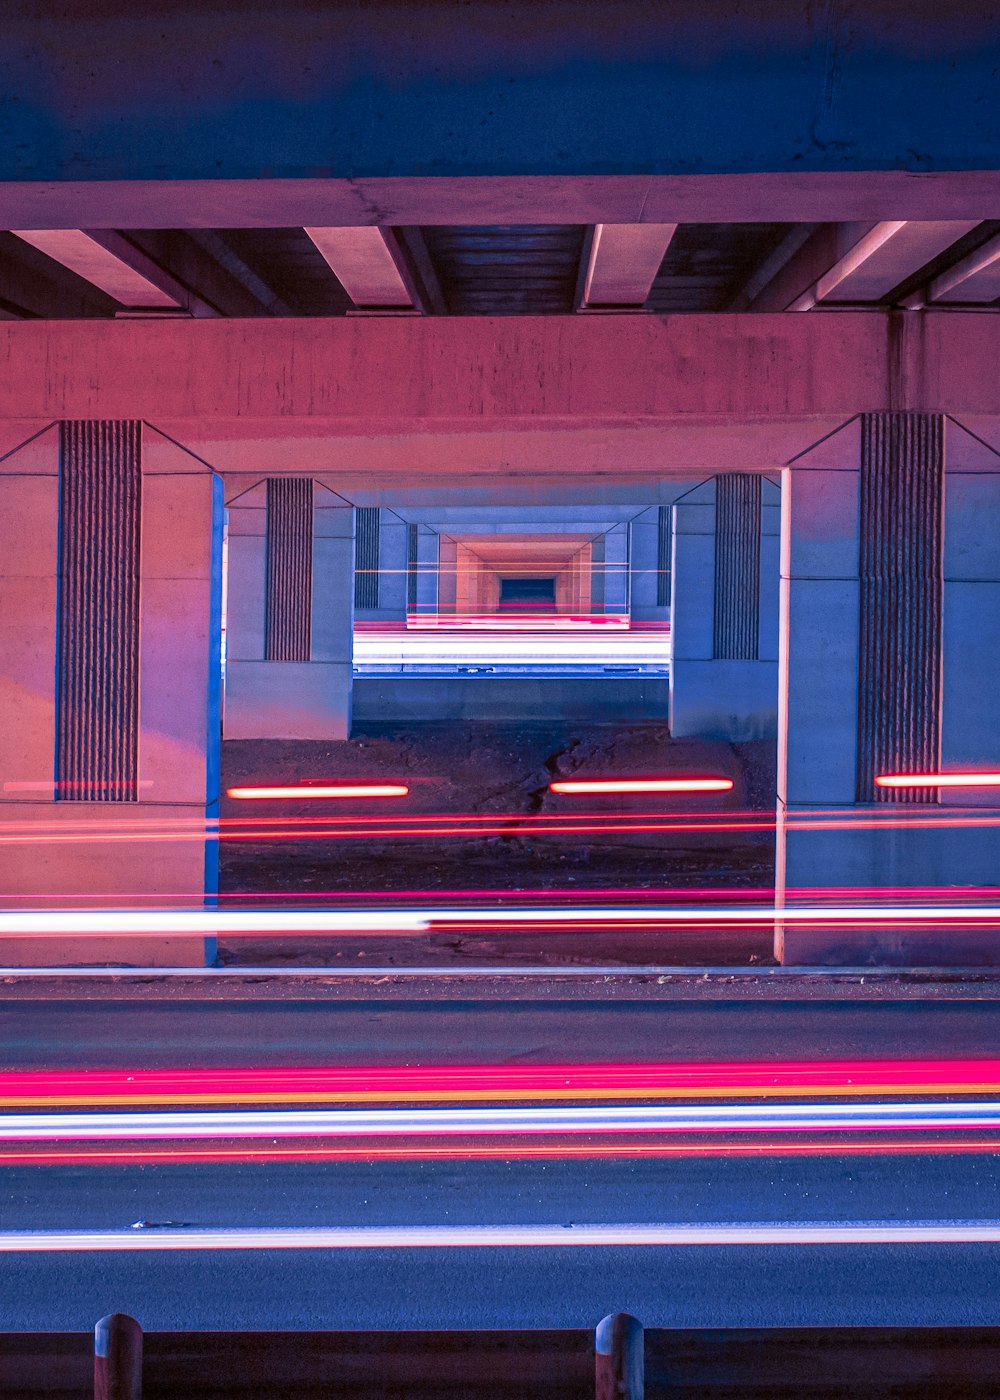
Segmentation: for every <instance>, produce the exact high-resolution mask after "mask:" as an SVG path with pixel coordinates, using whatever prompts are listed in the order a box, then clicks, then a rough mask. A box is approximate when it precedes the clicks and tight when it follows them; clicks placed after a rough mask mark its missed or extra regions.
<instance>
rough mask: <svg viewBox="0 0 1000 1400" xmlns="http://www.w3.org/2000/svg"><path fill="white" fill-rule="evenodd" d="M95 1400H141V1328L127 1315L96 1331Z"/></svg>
mask: <svg viewBox="0 0 1000 1400" xmlns="http://www.w3.org/2000/svg"><path fill="white" fill-rule="evenodd" d="M94 1400H142V1328H141V1327H140V1326H139V1324H138V1322H136V1320H135V1318H134V1317H129V1315H128V1313H110V1314H109V1315H108V1316H107V1317H102V1318H101V1320H100V1322H99V1323H98V1324H97V1326H96V1327H95V1328H94Z"/></svg>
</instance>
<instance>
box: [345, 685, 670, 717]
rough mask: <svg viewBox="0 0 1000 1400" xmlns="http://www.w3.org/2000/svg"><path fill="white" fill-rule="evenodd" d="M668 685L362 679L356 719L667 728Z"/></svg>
mask: <svg viewBox="0 0 1000 1400" xmlns="http://www.w3.org/2000/svg"><path fill="white" fill-rule="evenodd" d="M667 707H668V695H667V685H666V681H665V680H664V679H663V678H662V677H657V676H635V677H631V676H630V677H608V678H607V679H605V678H603V677H601V678H600V679H591V678H588V677H581V676H501V677H497V678H493V677H485V676H359V677H358V678H357V679H356V680H355V682H354V717H355V724H356V725H357V726H359V727H362V728H363V727H364V726H366V725H369V726H370V725H373V724H407V723H411V722H412V723H425V722H427V721H436V722H447V721H455V720H488V721H491V722H493V723H497V722H498V721H502V722H503V723H508V722H522V723H530V722H535V723H538V722H551V720H552V719H553V718H555V717H559V718H564V719H565V720H567V721H568V722H570V723H578V724H582V725H594V724H612V723H613V724H629V723H636V724H637V723H640V722H642V721H658V722H660V723H665V721H666V718H667Z"/></svg>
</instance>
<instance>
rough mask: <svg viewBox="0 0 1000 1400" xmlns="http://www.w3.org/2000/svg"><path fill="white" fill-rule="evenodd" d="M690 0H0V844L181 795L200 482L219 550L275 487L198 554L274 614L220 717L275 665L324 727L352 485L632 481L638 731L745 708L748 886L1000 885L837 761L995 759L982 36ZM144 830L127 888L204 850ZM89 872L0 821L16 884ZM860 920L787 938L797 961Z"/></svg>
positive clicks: (458, 492)
mask: <svg viewBox="0 0 1000 1400" xmlns="http://www.w3.org/2000/svg"><path fill="white" fill-rule="evenodd" d="M712 20H713V23H712V25H711V27H709V25H708V24H707V22H706V20H705V18H704V15H703V10H702V7H698V6H694V5H691V6H686V5H679V6H671V7H670V8H669V11H667V12H665V11H664V9H663V7H661V6H656V5H647V4H641V3H638V0H635V3H631V2H630V3H626V4H624V5H622V6H616V7H614V15H613V22H612V19H611V11H609V10H607V9H606V7H603V6H600V5H596V4H583V5H574V6H572V7H568V6H567V7H562V6H555V7H551V8H550V7H545V8H544V9H543V10H540V9H539V8H538V7H531V6H528V5H525V4H522V3H513V4H511V5H510V6H508V7H507V8H506V9H505V10H504V11H503V13H502V15H498V12H497V11H496V9H495V7H492V6H489V7H482V8H481V9H477V8H476V7H473V8H472V9H471V10H470V9H469V8H468V7H460V6H459V7H456V6H454V5H452V4H449V3H429V4H427V5H424V6H420V7H416V8H413V7H409V8H407V7H396V6H383V7H379V8H378V9H377V10H375V11H372V10H367V11H357V10H355V9H353V8H348V7H340V6H337V5H334V6H330V7H328V8H327V9H325V10H316V9H315V8H314V7H312V6H310V5H305V4H303V5H301V6H299V5H292V6H286V7H283V9H282V13H281V17H280V23H277V24H276V23H275V17H274V15H273V14H271V13H269V12H268V11H267V9H266V8H265V7H260V8H256V7H250V8H249V9H245V8H244V9H241V10H240V11H239V12H238V14H237V13H236V12H234V11H231V10H229V8H228V7H227V6H226V5H224V4H220V5H219V6H217V7H216V8H214V9H213V10H211V11H208V12H206V11H205V9H204V7H203V6H192V5H187V4H177V5H172V6H168V7H167V9H166V11H165V13H164V12H163V10H162V7H161V9H160V10H159V11H158V12H157V14H156V15H155V17H154V16H152V15H147V14H145V13H142V12H137V11H136V10H135V8H134V7H127V6H124V5H115V4H102V5H101V6H99V7H91V6H89V5H87V4H81V5H79V6H75V7H73V8H72V9H71V11H70V12H68V13H67V15H66V17H65V22H64V23H62V24H60V25H53V26H51V27H50V28H49V29H48V30H47V33H46V39H45V42H44V43H38V42H36V40H37V16H36V15H35V14H34V13H33V11H32V7H30V6H27V5H18V4H15V5H14V6H13V7H12V9H11V12H10V20H9V28H10V44H9V46H8V49H7V55H6V58H5V59H4V60H3V62H4V63H6V64H8V65H10V66H9V68H8V77H7V81H6V86H7V89H8V91H10V92H11V93H12V94H13V95H14V97H15V98H16V100H15V101H12V102H11V103H10V104H9V107H8V112H7V116H6V133H5V134H6V140H5V141H4V142H3V143H0V199H2V207H3V208H4V210H5V222H6V223H7V224H8V225H9V228H8V229H7V230H6V231H5V232H3V233H2V234H0V314H2V316H3V317H4V318H5V319H4V321H3V324H2V325H0V363H2V365H3V374H2V376H0V449H2V454H3V455H2V460H0V491H2V493H3V508H2V511H0V541H2V548H0V569H2V570H3V584H4V596H5V604H4V623H3V630H2V634H0V686H2V693H3V695H4V697H5V699H4V710H5V717H6V718H5V724H4V726H3V731H2V734H0V772H2V773H3V774H4V780H3V781H4V791H3V793H2V798H3V801H4V807H5V812H4V815H5V818H6V820H7V822H8V823H11V824H12V825H11V826H10V827H9V828H8V830H9V831H11V832H13V833H14V834H15V835H16V834H17V833H18V832H20V831H21V830H22V824H27V826H28V828H29V830H37V831H38V832H39V833H40V834H41V833H42V832H43V831H44V832H49V831H57V832H58V831H59V830H64V831H65V830H67V829H68V828H69V826H70V825H74V826H75V824H77V823H83V824H84V826H85V827H87V828H88V830H90V829H92V833H93V835H95V836H97V835H99V833H100V831H101V823H102V822H104V821H106V820H107V814H108V811H109V806H110V804H112V803H113V804H114V814H115V817H116V819H118V818H125V819H126V820H127V819H133V820H134V821H135V822H137V823H141V822H143V821H144V820H145V819H146V818H147V817H148V816H149V815H150V813H151V812H155V814H156V815H158V816H159V817H160V818H163V817H164V815H165V809H169V816H170V819H171V820H177V821H182V822H183V821H188V822H191V823H204V822H205V819H206V818H208V819H209V821H210V820H211V818H212V817H213V815H214V814H215V812H216V811H217V807H216V803H217V800H218V785H219V778H218V745H219V734H220V723H219V715H220V705H221V695H220V681H219V668H218V664H217V660H218V627H219V624H220V619H221V590H222V534H223V511H224V510H225V508H226V502H227V501H228V502H229V503H230V504H229V509H230V529H231V531H232V533H233V536H234V538H235V537H236V536H238V535H239V534H240V528H239V520H240V516H241V512H243V513H246V512H248V511H249V510H250V509H251V508H253V507H252V501H253V499H254V497H253V493H255V492H256V493H258V495H260V493H263V499H264V500H265V503H266V506H265V510H264V514H265V517H266V521H265V525H264V530H263V533H262V534H260V535H254V533H253V531H251V530H250V529H249V528H248V529H247V530H246V532H245V533H246V535H247V536H248V537H252V538H254V539H256V540H257V541H258V542H257V543H256V544H254V545H252V546H251V545H247V546H246V547H245V549H244V554H243V562H242V564H241V566H240V567H241V569H242V573H239V572H238V573H236V574H233V573H231V575H230V597H229V607H230V615H231V616H234V617H239V615H240V609H241V608H243V609H244V610H245V615H246V616H249V614H250V613H253V614H254V616H257V614H258V613H259V614H260V616H261V617H262V618H264V619H265V624H264V625H262V626H261V627H260V628H259V629H258V631H259V644H258V642H257V641H255V642H252V643H248V647H250V648H251V651H252V648H253V647H257V650H258V651H259V655H258V654H256V652H253V654H250V653H248V654H247V655H245V656H244V657H242V658H241V660H242V661H245V662H246V663H247V666H248V668H249V669H248V670H247V672H246V674H247V675H248V676H249V675H250V674H251V672H252V674H253V676H254V686H252V687H251V688H250V690H249V691H248V692H247V695H246V699H247V703H249V704H251V705H252V704H253V703H255V698H254V697H257V700H259V699H260V697H261V695H262V694H264V693H265V692H266V701H267V707H268V714H269V716H271V717H272V718H270V719H269V720H268V723H272V724H273V723H274V722H275V720H274V719H273V717H274V716H275V715H277V716H279V720H278V722H280V713H281V708H282V705H283V704H286V705H290V704H291V703H292V697H293V696H295V697H296V699H297V697H298V696H300V695H301V694H302V693H303V690H305V691H307V692H311V693H312V694H313V695H314V696H315V704H316V705H317V706H319V707H320V708H321V709H324V708H325V711H326V713H328V714H329V716H330V734H331V736H332V737H336V736H337V735H342V734H343V733H344V732H345V730H346V724H347V720H346V716H347V714H348V712H349V692H350V685H351V623H352V611H353V601H354V581H353V573H352V571H353V558H354V540H355V528H356V527H355V512H356V510H357V509H358V508H367V509H371V508H372V507H377V506H378V507H381V506H392V507H394V508H399V509H401V510H405V509H407V508H416V507H418V506H419V507H420V508H421V509H423V510H431V509H439V508H442V507H444V508H447V507H449V506H456V505H461V504H463V503H465V504H470V503H471V504H478V505H481V504H483V503H484V502H485V503H487V504H489V503H492V504H494V505H507V506H516V507H519V508H522V509H524V510H528V511H530V510H533V509H538V508H541V507H542V506H553V505H555V506H559V505H562V506H569V505H574V506H581V505H591V506H593V507H594V509H595V510H596V511H598V512H599V511H600V510H601V509H602V508H603V509H606V508H607V507H608V505H611V504H615V503H618V504H622V503H628V502H629V501H632V500H636V499H638V500H639V501H640V502H642V503H644V504H648V506H653V505H657V506H659V505H660V504H661V503H665V504H667V505H670V506H671V510H672V517H671V523H672V557H673V568H672V588H673V611H674V617H673V623H674V665H673V669H672V676H671V685H672V695H671V707H672V714H673V720H674V728H675V732H688V733H691V732H695V733H697V732H713V733H718V732H720V731H721V732H726V726H727V725H728V726H730V728H731V729H732V731H733V732H737V731H738V730H739V729H740V726H742V725H744V724H745V723H746V722H747V716H748V713H752V714H754V715H757V714H759V713H760V712H761V711H762V710H766V709H767V707H768V704H769V701H768V699H767V696H768V694H771V693H772V691H769V690H768V687H773V695H774V697H775V698H774V701H773V703H772V704H771V708H772V710H773V713H774V725H775V728H776V730H777V733H778V737H779V763H778V772H777V781H776V792H775V801H776V812H777V815H778V842H779V845H778V852H779V854H778V884H779V898H782V897H787V898H789V899H792V898H794V895H795V892H796V891H797V890H800V889H802V888H805V887H813V886H815V885H817V884H819V883H822V884H824V885H826V886H830V887H835V888H837V887H839V888H844V889H849V888H855V887H859V886H864V887H871V886H891V887H900V886H902V887H907V886H909V887H925V886H928V885H935V886H953V885H958V886H964V887H971V888H976V889H980V888H981V887H984V886H986V887H991V888H992V887H995V885H996V883H997V880H996V871H997V870H998V869H1000V860H998V856H1000V850H998V846H997V840H998V838H997V836H996V832H997V830H998V828H997V827H995V826H992V825H990V822H991V821H992V820H993V816H991V815H990V814H991V813H993V814H994V816H995V807H994V802H995V796H996V792H997V789H996V788H990V787H987V786H985V785H984V786H981V787H975V786H973V787H971V788H968V787H967V788H964V789H961V790H958V791H957V792H956V793H951V794H949V793H948V792H944V795H943V796H942V790H941V789H939V788H938V787H936V786H934V785H927V786H920V787H915V788H910V789H907V790H903V791H902V792H899V791H894V790H889V791H887V790H886V789H883V788H880V787H879V786H877V785H876V782H875V779H876V777H878V776H880V775H885V774H886V773H897V774H903V775H909V776H911V777H913V776H922V775H928V774H930V775H934V774H937V773H939V772H955V771H964V772H968V771H970V770H971V771H974V772H981V771H982V770H989V769H996V768H998V767H1000V761H998V754H997V751H996V738H995V736H996V732H997V719H998V711H997V706H998V700H997V696H998V695H1000V675H998V674H997V670H998V667H1000V662H998V660H997V657H998V656H1000V647H998V645H997V644H998V642H1000V637H998V636H997V635H996V633H997V628H998V625H1000V624H998V622H997V619H998V618H1000V609H998V606H997V604H998V603H1000V547H998V546H997V544H996V540H997V539H998V538H1000V532H998V529H997V526H998V524H1000V401H998V397H997V389H996V382H995V370H994V366H995V364H996V363H997V352H998V349H1000V331H998V329H997V327H998V324H1000V323H998V321H997V319H996V317H995V315H994V313H995V310H996V308H997V305H998V304H1000V177H998V171H1000V159H998V150H997V137H996V132H997V131H998V130H1000V121H998V118H1000V111H998V108H1000V93H998V89H997V84H996V80H995V78H994V76H993V70H994V67H995V63H996V50H997V48H998V46H1000V28H998V26H997V23H996V19H995V16H994V15H993V14H992V12H991V11H990V10H989V9H988V8H987V7H986V6H983V5H980V4H973V3H964V4H957V5H953V6H951V7H949V9H948V11H947V13H944V14H941V13H938V12H937V10H934V9H932V8H931V7H921V6H917V7H910V9H909V10H908V11H907V13H906V14H905V15H902V14H900V13H899V10H898V7H897V6H895V5H894V4H890V3H888V0H886V2H885V3H882V4H875V5H872V6H868V7H867V8H866V9H865V11H864V13H863V14H861V13H859V12H857V11H856V10H855V9H854V8H853V7H851V6H850V5H848V4H846V3H843V4H841V3H833V4H830V5H827V6H825V7H823V8H821V9H819V8H813V7H808V6H807V7H802V6H799V5H795V4H791V3H784V2H783V0H774V3H773V4H771V5H769V6H767V7H766V9H765V10H764V11H763V12H761V13H760V14H754V15H753V16H752V17H751V16H750V15H749V14H748V13H747V12H746V11H745V10H744V9H743V8H742V7H740V6H739V5H737V4H735V3H733V4H724V5H723V6H721V7H720V9H719V10H716V11H715V12H713V16H712ZM723 21H724V22H723ZM803 313H805V314H803ZM767 478H770V479H771V482H774V483H777V482H780V496H781V505H780V515H781V525H780V532H781V549H780V563H779V561H778V560H777V559H775V560H774V562H773V568H772V569H771V570H770V573H769V574H768V570H767V569H766V568H764V567H762V566H761V565H760V563H759V561H760V560H761V559H762V558H766V557H767V553H768V550H769V549H771V550H772V551H773V552H774V553H775V554H777V552H778V551H777V543H778V534H777V526H776V522H775V521H774V519H773V517H774V515H775V514H776V513H777V506H776V505H773V504H770V503H769V499H768V498H766V496H765V494H762V489H763V488H762V489H761V490H758V489H757V486H758V483H761V481H762V479H764V484H765V485H766V484H767V482H766V479H767ZM257 508H258V509H259V506H258V507H257ZM269 551H270V553H269ZM269 559H270V561H271V563H270V566H268V562H267V561H268V560H269ZM254 561H256V562H254ZM754 561H758V562H756V563H755V562H754ZM279 565H280V567H279ZM767 577H770V579H771V584H770V592H769V591H768V587H769V585H767V583H766V578H767ZM234 581H235V582H236V586H234ZM317 589H321V590H322V592H323V596H324V598H325V599H326V600H327V601H326V605H325V606H324V608H323V609H322V610H317V608H316V606H315V596H316V591H317ZM248 626H249V624H248ZM249 630H250V631H252V628H251V629H249ZM254 635H255V636H256V635H257V634H256V633H255V634H254ZM755 722H756V721H755ZM949 795H950V796H956V795H957V796H959V797H960V798H961V807H957V806H953V805H951V804H950V803H948V802H947V801H946V800H945V799H946V798H947V797H948V796H949ZM890 799H891V800H890ZM915 806H917V807H919V808H920V809H921V812H920V820H917V819H916V818H915V817H914V814H913V808H914V807H915ZM963 811H964V812H966V813H967V814H968V813H969V812H971V815H972V816H974V817H978V818H979V819H980V822H981V824H980V825H979V826H977V827H976V828H975V829H972V828H970V827H968V826H967V825H956V821H957V820H958V819H959V818H960V817H961V815H962V812H963ZM817 812H818V813H820V814H822V822H820V823H816V822H812V821H811V817H812V815H813V814H815V813H817ZM32 851H33V852H34V854H29V852H32ZM67 852H70V853H71V854H69V855H67V854H66V853H67ZM150 855H151V859H150V861H149V862H148V865H147V870H148V875H146V876H145V877H144V878H146V879H148V881H149V885H150V892H151V893H155V892H156V891H157V890H166V889H168V888H170V889H174V888H178V887H181V888H186V887H188V886H189V885H190V884H191V882H192V880H193V879H196V882H197V884H198V886H199V888H201V887H202V886H203V887H204V889H205V890H206V892H207V893H208V895H209V896H211V893H212V890H213V874H212V872H213V868H214V863H215V859H216V856H215V841H214V836H213V835H212V834H211V831H209V833H208V835H206V836H205V837H204V839H202V840H200V841H191V840H190V839H186V840H184V841H176V840H164V842H163V843H162V847H157V848H156V849H155V850H153V849H151V848H150ZM126 868H127V870H128V875H129V879H130V881H132V882H133V883H132V884H130V886H129V888H133V887H134V879H135V863H134V860H133V859H132V857H131V855H130V853H129V848H128V843H127V842H125V843H121V842H119V843H117V844H115V843H107V842H101V841H93V842H91V843H90V844H84V843H75V844H74V843H63V844H59V843H53V842H47V841H43V842H38V843H34V844H27V845H26V844H23V843H22V842H21V841H20V838H19V839H18V840H17V841H11V842H9V843H7V844H5V845H4V846H3V847H2V848H0V883H2V885H3V887H4V889H5V890H7V891H8V893H10V894H12V895H17V896H19V897H22V898H23V897H25V896H29V895H37V894H38V893H39V892H41V891H44V892H45V893H46V894H47V895H48V896H49V897H50V898H56V899H66V898H69V897H70V896H77V895H80V894H90V895H91V896H92V895H94V894H97V893H101V894H107V895H113V894H114V893H115V891H116V890H121V889H122V881H123V877H124V874H123V873H124V871H125V870H126ZM819 872H822V875H821V878H820V875H819ZM859 936H860V937H862V939H863V937H864V931H863V930H862V931H861V935H859ZM897 942H898V940H897ZM858 946H859V945H858V944H857V943H855V944H853V945H852V943H851V941H850V939H847V940H845V939H844V938H843V937H842V936H841V935H838V936H837V938H836V939H831V937H830V935H829V934H825V933H823V931H822V930H819V931H816V930H812V931H808V932H802V933H800V932H796V934H795V936H794V937H793V936H792V934H791V933H790V932H788V931H787V930H785V929H782V928H781V927H780V926H779V928H778V930H777V948H778V952H779V955H780V956H781V957H782V958H783V959H784V960H786V961H790V962H794V961H811V960H813V959H814V958H816V957H823V958H828V959H829V958H834V959H835V958H838V957H841V958H844V959H846V960H856V957H857V947H858ZM867 946H868V947H869V951H870V944H869V945H867ZM195 951H197V950H195ZM885 952H886V955H887V956H888V955H890V954H891V955H892V956H893V957H894V958H896V959H897V960H899V959H902V960H904V961H905V960H906V959H907V958H908V957H910V958H916V957H918V956H926V944H925V943H922V944H920V945H919V950H918V949H917V947H916V945H915V946H914V948H913V949H910V950H909V951H908V949H907V947H905V946H902V945H900V946H896V944H895V943H893V946H892V947H891V948H890V947H889V946H888V945H887V946H886V949H885ZM938 952H939V953H940V950H938ZM182 955H183V956H189V955H191V950H190V949H188V950H186V951H184V950H183V949H181V950H180V951H179V950H178V947H176V946H174V947H170V946H167V945H166V944H165V945H164V947H163V948H161V949H160V950H159V952H158V954H157V956H159V957H161V958H168V959H170V960H176V959H177V958H178V957H179V956H182ZM956 956H958V950H957V945H956ZM977 956H981V957H986V956H987V951H984V949H982V948H980V949H979V950H978V954H977Z"/></svg>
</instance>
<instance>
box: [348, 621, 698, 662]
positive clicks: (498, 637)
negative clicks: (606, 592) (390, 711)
mask: <svg viewBox="0 0 1000 1400" xmlns="http://www.w3.org/2000/svg"><path fill="white" fill-rule="evenodd" d="M669 660H670V637H669V634H667V633H663V632H661V633H656V632H652V633H642V632H630V631H618V632H616V631H610V630H608V631H600V632H597V633H596V634H594V633H589V632H585V631H581V632H576V633H573V634H572V635H569V636H561V635H559V634H558V633H552V634H549V635H546V634H544V633H542V634H539V635H537V636H531V635H527V636H524V635H519V634H518V633H517V632H505V631H497V632H492V631H491V632H490V633H489V634H487V635H478V636H467V635H462V634H454V633H448V632H445V631H442V630H439V629H434V630H428V631H426V632H421V631H418V632H398V633H389V634H387V635H386V634H380V633H371V632H367V633H366V632H361V633H356V634H355V637H354V665H355V666H357V667H365V666H392V667H396V668H401V667H404V666H446V667H451V666H493V667H496V668H503V667H505V666H565V667H576V666H584V667H596V668H600V667H603V666H658V667H666V666H667V665H668V664H669Z"/></svg>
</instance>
